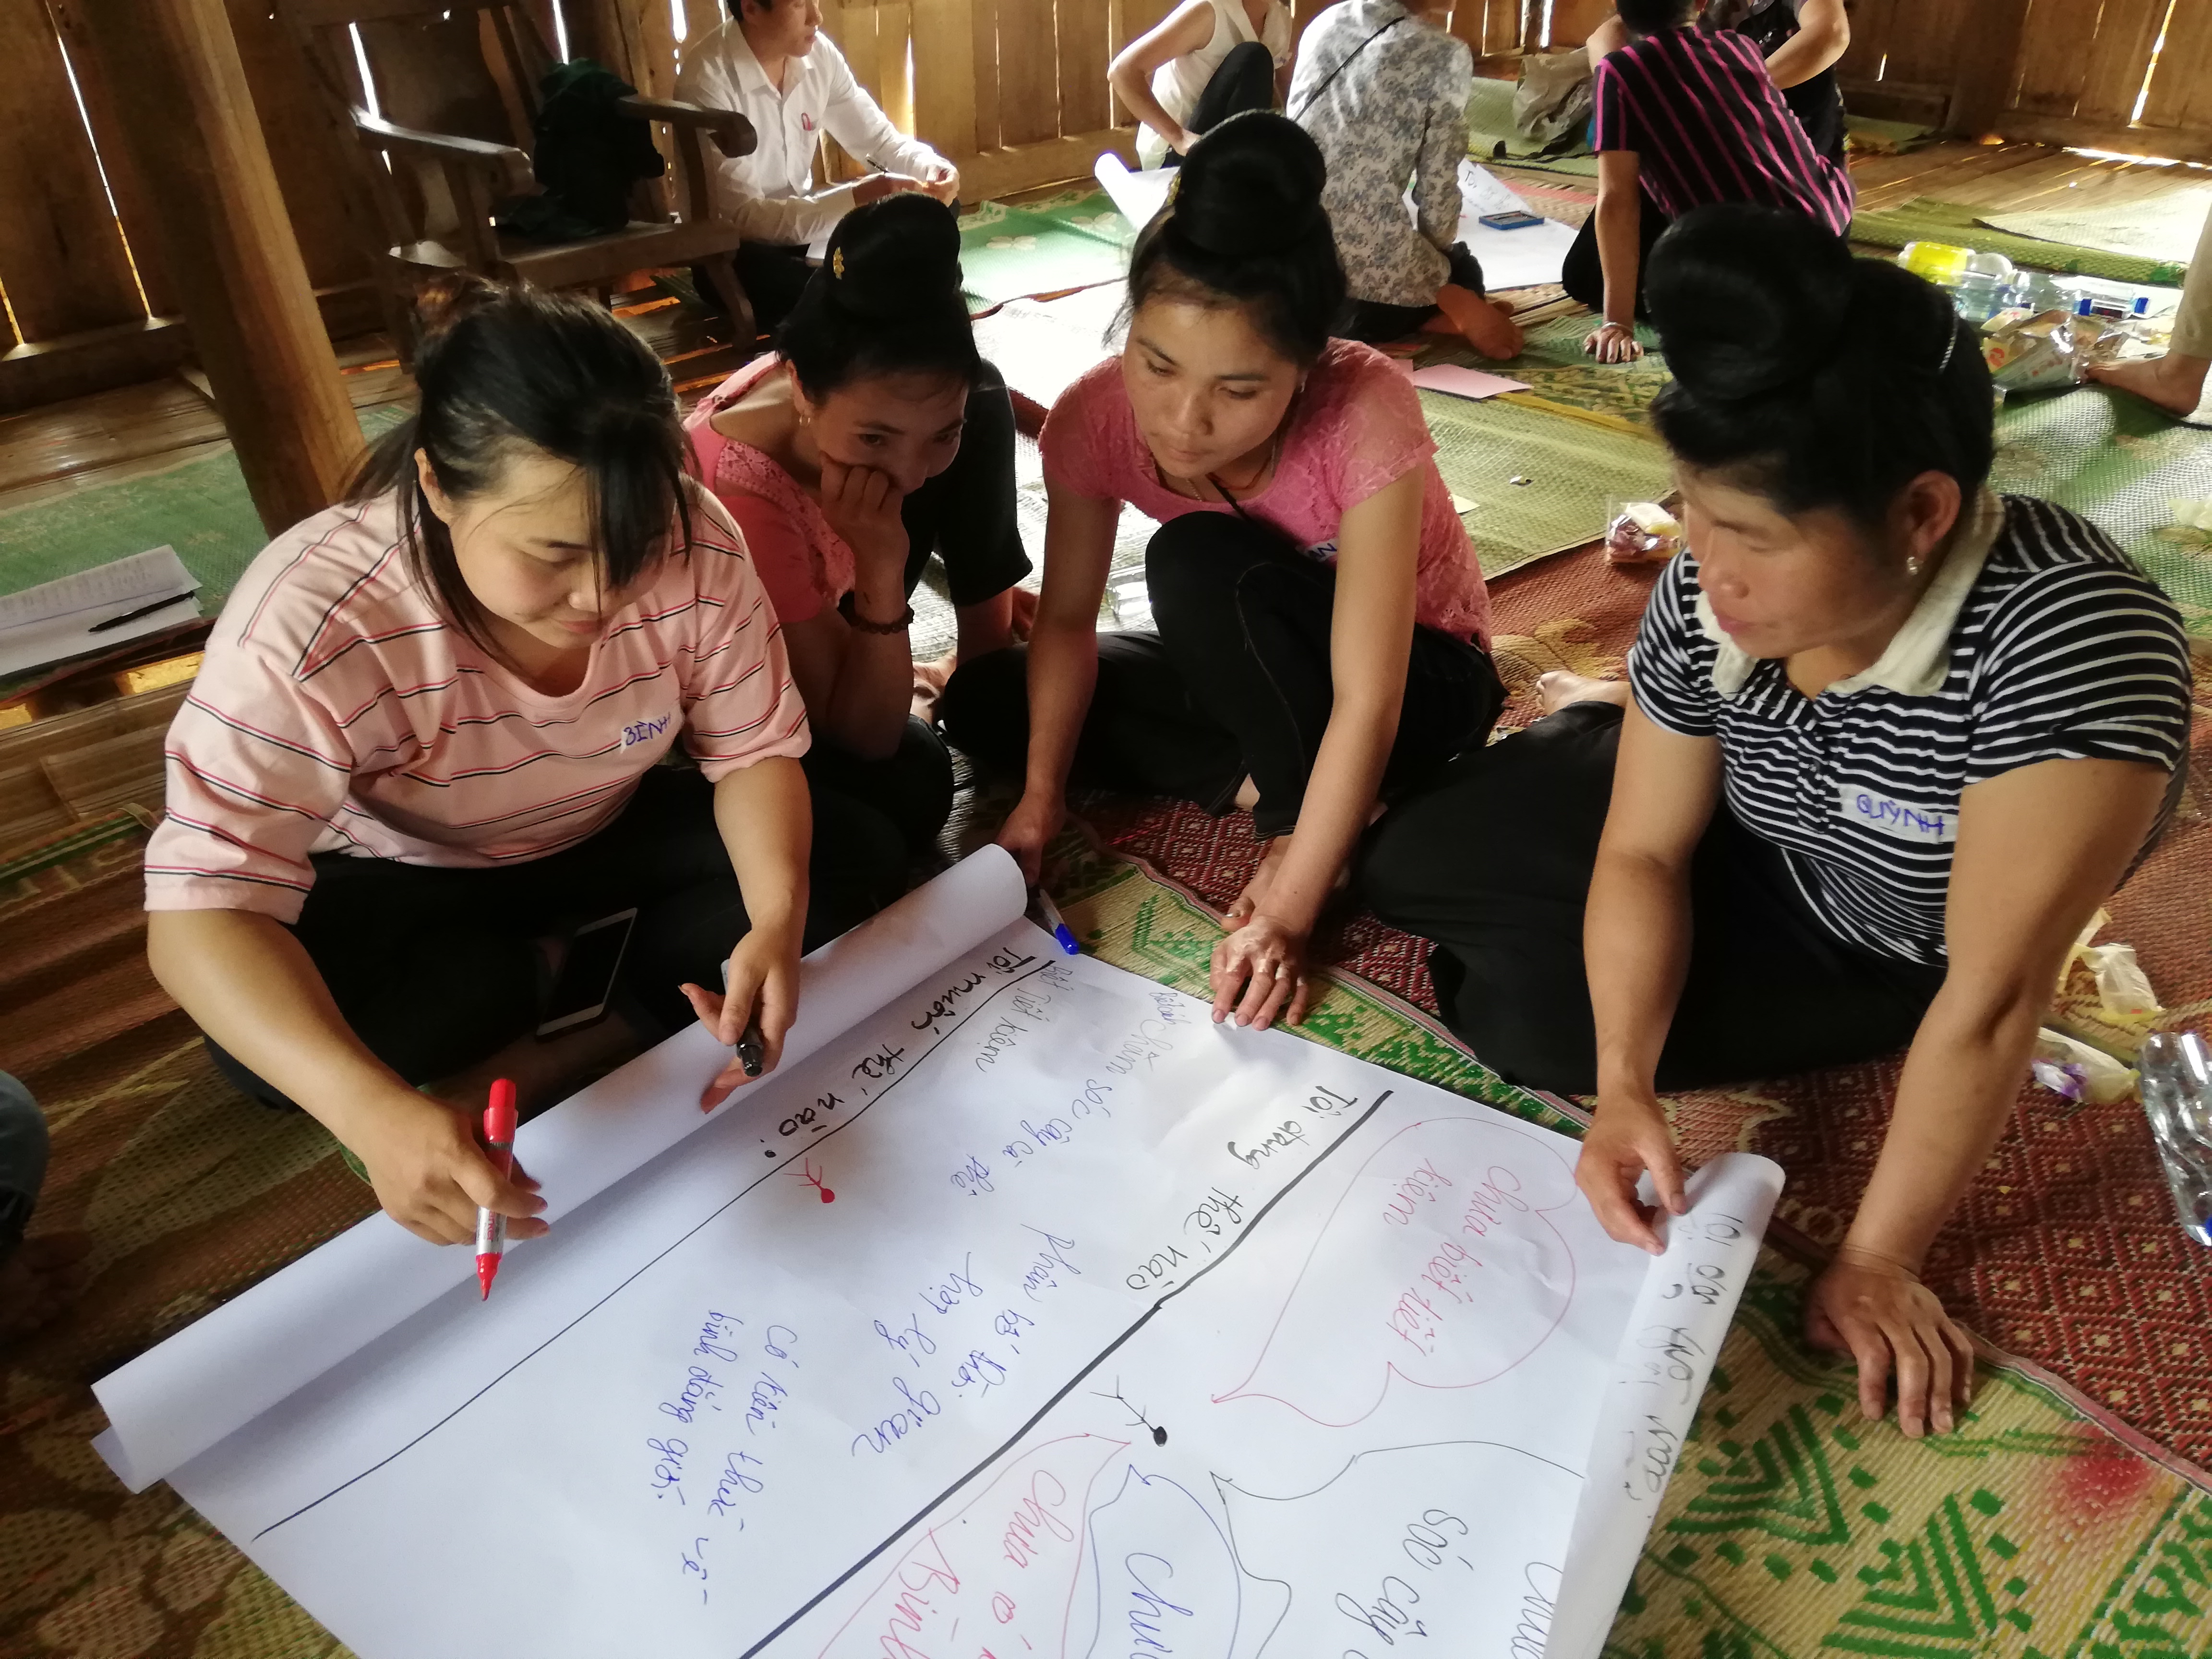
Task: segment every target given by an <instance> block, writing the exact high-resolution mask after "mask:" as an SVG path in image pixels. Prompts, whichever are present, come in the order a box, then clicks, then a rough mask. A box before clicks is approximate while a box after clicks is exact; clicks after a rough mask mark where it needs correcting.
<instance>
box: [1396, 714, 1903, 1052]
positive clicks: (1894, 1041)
mask: <svg viewBox="0 0 2212 1659" xmlns="http://www.w3.org/2000/svg"><path fill="white" fill-rule="evenodd" d="M1620 720H1621V711H1620V709H1619V708H1615V707H1613V705H1611V704H1608V703H1580V704H1577V705H1574V706H1572V707H1571V708H1565V709H1562V710H1561V711H1560V712H1559V713H1558V714H1553V715H1551V716H1549V717H1548V718H1547V719H1544V720H1539V721H1537V722H1536V723H1535V724H1534V726H1530V727H1528V730H1527V731H1525V732H1519V733H1517V734H1516V735H1515V736H1513V737H1510V738H1505V739H1504V740H1503V741H1502V742H1499V743H1496V744H1492V745H1490V746H1489V747H1488V748H1486V749H1484V750H1480V751H1477V752H1474V753H1471V754H1467V755H1462V757H1460V758H1459V759H1458V760H1457V761H1456V762H1455V763H1453V764H1452V765H1451V766H1450V767H1449V769H1447V770H1446V772H1445V775H1444V776H1443V778H1442V779H1441V780H1440V781H1438V782H1437V785H1436V787H1434V788H1432V789H1430V790H1427V791H1425V792H1424V793H1421V794H1419V795H1417V796H1415V797H1413V799H1409V800H1407V801H1405V802H1403V803H1402V804H1401V805H1398V806H1397V807H1395V808H1394V809H1393V810H1392V811H1390V813H1389V815H1388V816H1387V817H1384V818H1383V820H1382V822H1381V823H1377V824H1376V826H1375V828H1374V829H1373V830H1371V831H1370V833H1369V835H1368V837H1367V840H1366V842H1365V843H1364V846H1363V848H1361V853H1360V858H1359V861H1358V881H1359V884H1360V887H1361V890H1362V891H1363V892H1364V894H1365V895H1366V897H1367V901H1368V902H1369V903H1370V905H1372V906H1373V907H1374V909H1375V913H1376V915H1378V916H1380V917H1382V919H1383V921H1387V922H1389V924H1390V925H1391V926H1393V927H1401V928H1403V929H1405V930H1406V931H1407V933H1416V934H1419V936H1421V937H1422V938H1424V939H1432V940H1434V941H1435V942H1436V948H1435V950H1433V951H1431V952H1430V955H1429V970H1430V973H1431V975H1432V977H1433V978H1434V979H1435V981H1436V986H1437V1000H1438V1001H1439V1003H1440V1005H1441V1006H1442V1008H1443V1015H1444V1020H1445V1023H1446V1024H1449V1026H1450V1027H1451V1028H1452V1030H1455V1031H1456V1032H1457V1033H1458V1034H1459V1035H1460V1036H1461V1037H1462V1038H1463V1039H1464V1040H1465V1041H1466V1042H1467V1044H1468V1047H1469V1048H1473V1049H1474V1052H1475V1054H1476V1055H1477V1056H1478V1057H1479V1058H1480V1060H1483V1062H1484V1063H1485V1064H1486V1065H1488V1066H1490V1067H1491V1068H1492V1070H1494V1071H1496V1072H1498V1073H1499V1074H1500V1075H1501V1076H1503V1077H1504V1078H1506V1079H1509V1080H1510V1081H1512V1082H1515V1083H1519V1084H1523V1085H1528V1086H1529V1087H1532V1088H1539V1089H1550V1090H1553V1091H1558V1092H1560V1093H1564V1094H1589V1093H1590V1092H1592V1091H1594V1090H1595V1088H1596V1085H1597V1059H1596V1037H1595V1033H1594V1030H1593V1027H1592V1021H1591V1016H1590V1000H1589V980H1588V978H1587V976H1586V975H1585V972H1584V969H1583V900H1584V898H1585V897H1586V896H1587V895H1588V893H1589V881H1590V873H1591V871H1592V870H1593V869H1594V868H1595V865H1596V861H1597V844H1598V836H1599V832H1600V831H1601V829H1603V828H1604V827H1605V814H1606V806H1607V801H1608V799H1610V797H1611V794H1612V791H1613V754H1614V750H1615V748H1616V746H1617V745H1618V743H1619V741H1620ZM1690 906H1691V918H1692V920H1691V926H1692V943H1691V947H1690V962H1689V972H1688V976H1687V978H1686V981H1685V982H1684V984H1683V987H1682V998H1681V1002H1680V1006H1678V1008H1677V1010H1676V1012H1675V1015H1674V1024H1673V1026H1672V1027H1671V1028H1670V1029H1669V1030H1668V1034H1667V1042H1666V1047H1665V1048H1664V1049H1663V1050H1662V1053H1661V1054H1660V1059H1659V1067H1658V1073H1657V1079H1658V1086H1659V1087H1660V1088H1661V1089H1692V1088H1700V1087H1705V1086H1708V1085H1714V1084H1723V1083H1742V1082H1748V1081H1752V1080H1754V1079H1763V1078H1771V1077H1781V1076H1786V1075H1788V1074H1789V1073H1793V1072H1804V1071H1811V1070H1814V1069H1815V1068H1817V1067H1820V1066H1840V1065H1844V1064H1846V1063H1848V1062H1850V1061H1853V1060H1868V1059H1871V1058H1873V1057H1875V1056H1876V1055H1880V1054H1890V1053H1893V1051H1895V1050H1896V1049H1899V1048H1903V1047H1904V1046H1905V1044H1907V1043H1908V1042H1911V1040H1912V1034H1913V1032H1914V1031H1915V1030H1917V1029H1918V1026H1919V1024H1920V1018H1921V1016H1922V1015H1923V1013H1925V1012H1927V1009H1928V1005H1929V1003H1930V1002H1931V1001H1933V1000H1934V999H1935V996H1936V992H1937V991H1938V990H1939V989H1940V988H1942V983H1943V975H1944V970H1943V969H1942V968H1940V967H1939V968H1930V967H1923V966H1921V965H1920V964H1918V963H1908V962H1900V961H1897V960H1895V959H1894V958H1892V957H1879V956H1875V955H1874V954H1873V953H1872V952H1870V951H1862V950H1859V949H1857V947H1855V946H1852V945H1846V944H1844V942H1843V941H1842V940H1840V939H1837V938H1836V937H1835V935H1834V934H1832V933H1830V932H1829V931H1828V930H1827V928H1826V927H1825V926H1824V925H1823V924H1822V923H1821V922H1820V919H1819V918H1818V917H1817V916H1816V915H1814V913H1813V911H1812V910H1811V909H1810V908H1809V907H1808V906H1807V905H1806V903H1805V902H1804V901H1803V900H1802V898H1800V897H1799V896H1798V895H1797V889H1796V884H1795V882H1794V881H1793V880H1792V879H1791V878H1790V872H1789V870H1788V867H1787V866H1786V865H1785V864H1784V860H1783V857H1782V854H1781V853H1780V852H1779V851H1778V849H1777V848H1775V847H1774V846H1773V844H1772V843H1771V842H1767V841H1765V840H1762V839H1761V838H1760V837H1759V836H1755V835H1753V834H1752V832H1751V831H1750V830H1748V829H1745V828H1744V827H1743V826H1742V824H1741V823H1739V822H1738V821H1737V820H1736V818H1735V817H1734V815H1733V814H1731V813H1730V812H1729V810H1728V808H1727V807H1726V805H1723V806H1722V807H1721V808H1720V810H1719V811H1717V812H1716V813H1715V815H1714V818H1713V822H1712V824H1711V828H1710V829H1707V830H1706V832H1705V839H1704V840H1703V841H1702V842H1700V843H1699V847H1698V851H1697V855H1696V859H1695V861H1694V863H1693V865H1692V872H1691V882H1690Z"/></svg>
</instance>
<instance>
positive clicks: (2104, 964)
mask: <svg viewBox="0 0 2212 1659" xmlns="http://www.w3.org/2000/svg"><path fill="white" fill-rule="evenodd" d="M2110 921H2112V913H2111V912H2110V911H2108V910H2101V909H2100V910H2099V911H2098V912H2097V914H2096V915H2093V916H2092V917H2090V918H2089V925H2088V926H2087V927H2084V928H2083V929H2082V930H2081V937H2080V938H2078V939H2075V941H2074V948H2073V950H2072V951H2069V953H2068V955H2067V957H2066V963H2065V966H2063V968H2061V969H2059V970H2058V987H2059V992H2060V994H2061V995H2062V996H2063V994H2064V993H2065V988H2066V981H2068V980H2069V978H2071V977H2072V975H2073V973H2074V966H2075V963H2080V964H2081V966H2082V967H2083V968H2085V969H2087V970H2088V973H2089V976H2090V977H2091V978H2092V979H2093V980H2094V981H2096V984H2097V1007H2098V1012H2100V1013H2101V1014H2102V1015H2103V1016H2104V1017H2105V1018H2106V1019H2108V1020H2110V1021H2112V1024H2115V1025H2120V1026H2126V1027H2130V1028H2133V1029H2134V1030H2137V1031H2140V1032H2143V1033H2145V1034H2148V1031H2149V1030H2150V1028H2151V1027H2152V1026H2153V1025H2154V1024H2157V1023H2158V1022H2159V1020H2160V1019H2162V1018H2165V1015H2166V1009H2165V1007H2164V1006H2162V1005H2161V1004H2160V1002H2159V1000H2158V993H2157V992H2156V991H2154V990H2153V989H2152V988H2151V982H2150V975H2148V974H2146V973H2144V972H2143V969H2142V963H2140V962H2137V961H2136V947H2135V946H2134V945H2118V944H2115V945H2092V944H2090V943H2089V941H2090V940H2091V939H2094V938H2096V937H2097V935H2098V934H2099V933H2102V932H2103V931H2104V929H2105V927H2106V925H2107V924H2108V923H2109V922H2110Z"/></svg>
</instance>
